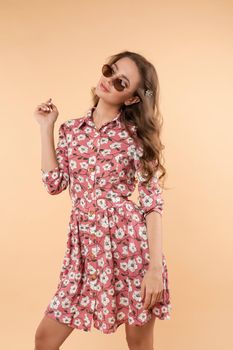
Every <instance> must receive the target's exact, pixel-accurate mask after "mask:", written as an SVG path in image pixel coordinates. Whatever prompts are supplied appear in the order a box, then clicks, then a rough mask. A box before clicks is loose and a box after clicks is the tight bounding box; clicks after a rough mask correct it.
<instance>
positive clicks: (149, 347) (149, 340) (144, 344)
mask: <svg viewBox="0 0 233 350" xmlns="http://www.w3.org/2000/svg"><path fill="white" fill-rule="evenodd" d="M155 318H156V317H155V315H154V314H153V315H152V318H151V319H150V321H148V322H147V323H146V324H144V325H143V326H134V325H128V324H127V323H126V324H125V333H126V340H127V343H128V347H129V350H145V349H146V350H154V347H153V340H154V339H153V338H154V337H153V329H154V324H155Z"/></svg>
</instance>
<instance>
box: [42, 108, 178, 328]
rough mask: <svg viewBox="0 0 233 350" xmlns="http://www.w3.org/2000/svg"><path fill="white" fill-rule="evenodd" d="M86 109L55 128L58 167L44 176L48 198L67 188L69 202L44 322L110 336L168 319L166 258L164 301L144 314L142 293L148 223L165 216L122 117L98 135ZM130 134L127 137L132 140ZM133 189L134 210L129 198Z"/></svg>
mask: <svg viewBox="0 0 233 350" xmlns="http://www.w3.org/2000/svg"><path fill="white" fill-rule="evenodd" d="M94 109H95V107H90V108H89V109H88V110H87V112H86V113H84V115H83V116H82V117H81V118H77V119H69V120H67V121H65V122H64V123H62V124H61V125H60V128H59V139H58V143H57V147H56V156H57V161H58V166H57V167H55V168H54V169H52V170H49V171H43V170H42V169H41V175H42V181H43V183H44V186H45V188H46V190H47V191H48V193H49V194H51V195H56V194H59V193H61V192H62V191H64V190H65V189H66V188H67V187H68V185H69V194H70V197H71V201H72V209H71V214H70V221H69V225H68V227H69V228H68V238H67V243H66V252H65V256H64V259H63V263H62V267H61V271H60V278H59V283H58V285H57V289H56V292H55V293H54V295H53V297H52V299H51V301H50V303H49V305H48V306H47V308H46V310H45V314H46V315H47V316H49V317H51V318H53V319H55V320H57V321H59V322H61V323H64V324H66V325H68V326H70V327H73V328H76V329H80V330H84V331H90V330H91V324H92V321H93V325H94V327H95V328H97V329H99V330H101V331H102V332H103V333H113V332H115V331H116V329H117V328H118V327H119V326H120V325H121V324H122V323H128V324H130V325H137V326H142V325H143V324H145V323H146V322H148V321H149V320H150V319H151V315H152V313H153V314H154V315H155V316H156V317H158V318H159V319H161V320H165V319H170V314H171V309H172V308H171V303H170V296H169V289H168V271H167V264H166V259H165V256H164V254H163V285H164V289H163V300H162V301H160V302H157V303H156V304H155V305H154V307H153V308H152V309H150V310H144V309H143V302H142V300H141V297H140V288H141V282H142V279H143V276H144V275H145V273H146V271H147V269H148V267H149V261H150V256H149V245H148V238H147V230H146V220H145V217H146V215H147V214H149V213H150V212H151V211H156V212H158V213H159V214H160V215H162V212H163V202H164V201H163V199H162V197H161V192H162V190H161V188H160V187H159V185H158V181H157V180H158V179H157V177H156V176H154V177H153V179H152V180H151V182H150V183H149V185H147V186H145V185H144V184H143V177H142V175H141V174H140V170H139V160H140V157H141V156H142V148H141V147H140V146H138V143H136V142H135V141H134V140H133V138H132V137H131V136H132V134H131V135H130V133H129V132H128V131H127V130H126V128H125V126H124V125H125V124H124V123H123V121H122V120H121V118H120V117H121V113H120V112H119V113H118V114H117V115H116V116H115V118H114V119H113V120H111V121H110V122H107V123H105V124H104V125H102V126H101V128H100V129H97V128H96V126H95V124H94V122H93V111H94ZM135 128H136V127H135V126H130V132H133V133H134V132H136V129H135ZM136 184H138V193H139V197H138V200H139V204H136V203H134V202H133V201H132V200H130V199H129V198H128V197H129V196H130V195H131V194H132V193H133V191H134V189H135V186H136Z"/></svg>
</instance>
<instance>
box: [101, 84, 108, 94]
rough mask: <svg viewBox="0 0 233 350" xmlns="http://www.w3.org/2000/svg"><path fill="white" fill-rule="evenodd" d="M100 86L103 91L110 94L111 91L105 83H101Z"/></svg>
mask: <svg viewBox="0 0 233 350" xmlns="http://www.w3.org/2000/svg"><path fill="white" fill-rule="evenodd" d="M100 86H101V87H102V89H103V90H105V91H106V92H109V89H108V88H107V87H106V86H105V85H104V84H103V83H101V84H100Z"/></svg>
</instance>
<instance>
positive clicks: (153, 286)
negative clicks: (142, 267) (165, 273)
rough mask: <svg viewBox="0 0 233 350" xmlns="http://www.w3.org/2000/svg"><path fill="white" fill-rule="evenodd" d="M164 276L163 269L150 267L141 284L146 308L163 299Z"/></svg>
mask: <svg viewBox="0 0 233 350" xmlns="http://www.w3.org/2000/svg"><path fill="white" fill-rule="evenodd" d="M162 292H163V277H162V269H152V268H151V269H150V268H149V269H148V270H147V271H146V273H145V275H144V277H143V280H142V285H141V292H140V295H141V298H142V301H144V305H143V307H144V309H150V308H152V307H153V306H154V304H155V303H156V302H159V301H162Z"/></svg>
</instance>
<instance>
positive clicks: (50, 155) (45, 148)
mask: <svg viewBox="0 0 233 350" xmlns="http://www.w3.org/2000/svg"><path fill="white" fill-rule="evenodd" d="M40 135H41V170H42V171H44V172H46V171H49V170H52V169H54V168H55V167H57V166H58V162H57V158H56V153H55V143H54V124H49V125H46V124H45V125H43V124H42V125H40Z"/></svg>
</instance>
